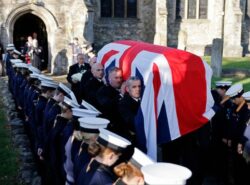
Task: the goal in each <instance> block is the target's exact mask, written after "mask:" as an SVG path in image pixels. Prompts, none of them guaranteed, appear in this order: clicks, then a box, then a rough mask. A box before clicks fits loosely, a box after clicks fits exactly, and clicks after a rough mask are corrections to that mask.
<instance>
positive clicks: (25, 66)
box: [14, 62, 28, 69]
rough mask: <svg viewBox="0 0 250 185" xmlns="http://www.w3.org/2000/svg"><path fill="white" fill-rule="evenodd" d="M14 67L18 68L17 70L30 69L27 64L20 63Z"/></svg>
mask: <svg viewBox="0 0 250 185" xmlns="http://www.w3.org/2000/svg"><path fill="white" fill-rule="evenodd" d="M14 67H17V68H26V69H28V65H27V64H25V63H20V62H18V63H15V64H14Z"/></svg>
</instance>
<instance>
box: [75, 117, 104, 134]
mask: <svg viewBox="0 0 250 185" xmlns="http://www.w3.org/2000/svg"><path fill="white" fill-rule="evenodd" d="M78 121H79V123H80V127H81V128H83V129H88V130H91V129H93V130H98V131H99V129H101V128H106V127H107V125H108V124H109V120H107V119H104V118H95V117H86V118H79V119H78ZM83 131H84V130H83Z"/></svg>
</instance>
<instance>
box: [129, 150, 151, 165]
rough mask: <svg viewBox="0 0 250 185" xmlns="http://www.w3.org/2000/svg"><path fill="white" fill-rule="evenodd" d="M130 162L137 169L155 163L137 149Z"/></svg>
mask: <svg viewBox="0 0 250 185" xmlns="http://www.w3.org/2000/svg"><path fill="white" fill-rule="evenodd" d="M130 162H131V163H133V164H134V165H135V166H137V167H138V168H141V167H142V166H146V165H149V164H153V163H155V161H154V160H153V159H151V158H150V157H149V156H147V155H146V154H144V153H143V152H142V151H141V150H139V149H138V148H135V149H134V154H133V156H132V158H131V159H130Z"/></svg>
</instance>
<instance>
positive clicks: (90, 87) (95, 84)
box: [84, 77, 104, 109]
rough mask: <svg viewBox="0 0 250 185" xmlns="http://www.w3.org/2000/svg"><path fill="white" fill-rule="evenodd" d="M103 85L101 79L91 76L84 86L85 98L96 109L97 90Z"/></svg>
mask: <svg viewBox="0 0 250 185" xmlns="http://www.w3.org/2000/svg"><path fill="white" fill-rule="evenodd" d="M103 86H104V83H103V81H99V80H98V79H96V78H95V77H91V78H90V79H89V80H88V81H87V82H86V85H85V88H84V95H85V100H86V101H87V102H89V103H90V104H92V105H93V106H95V107H96V108H97V109H98V108H99V106H98V102H97V98H96V95H97V91H98V90H99V89H100V88H101V87H103Z"/></svg>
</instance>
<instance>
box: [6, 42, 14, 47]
mask: <svg viewBox="0 0 250 185" xmlns="http://www.w3.org/2000/svg"><path fill="white" fill-rule="evenodd" d="M7 47H15V45H14V44H13V43H10V44H8V45H7Z"/></svg>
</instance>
